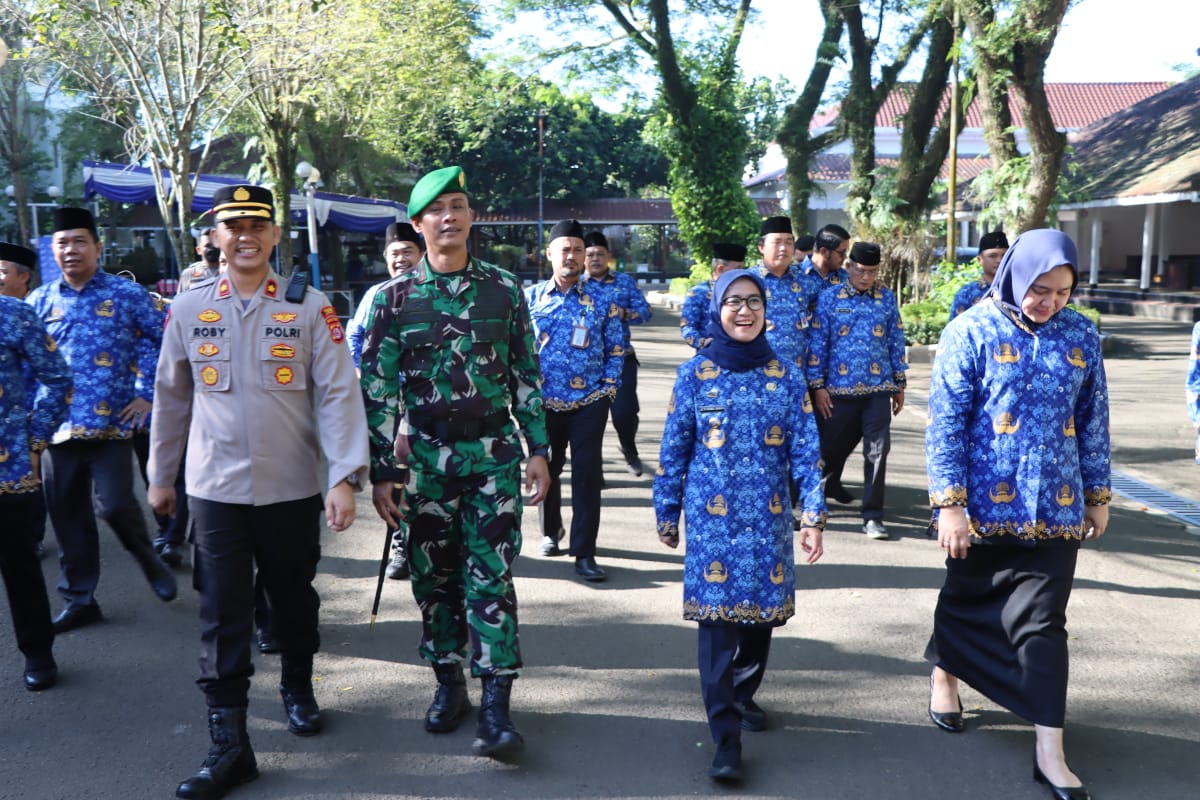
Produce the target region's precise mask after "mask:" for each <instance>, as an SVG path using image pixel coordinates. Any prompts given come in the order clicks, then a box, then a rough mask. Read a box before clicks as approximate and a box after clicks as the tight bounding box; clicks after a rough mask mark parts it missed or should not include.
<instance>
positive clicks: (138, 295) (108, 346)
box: [26, 270, 166, 444]
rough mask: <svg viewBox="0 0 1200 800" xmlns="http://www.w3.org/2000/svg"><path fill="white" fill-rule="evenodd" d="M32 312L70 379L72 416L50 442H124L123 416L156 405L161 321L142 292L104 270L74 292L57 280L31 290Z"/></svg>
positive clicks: (128, 428) (129, 431)
mask: <svg viewBox="0 0 1200 800" xmlns="http://www.w3.org/2000/svg"><path fill="white" fill-rule="evenodd" d="M26 302H27V303H29V304H30V305H31V306H33V308H34V310H35V311H37V313H38V316H39V317H41V319H42V323H43V324H45V326H46V331H47V333H49V334H50V336H51V338H53V339H54V341H56V342H58V346H59V348H61V350H62V354H63V357H64V358H66V359H67V363H68V364H70V365H71V371H72V372H73V373H74V375H75V395H74V398H73V399H72V401H71V413H70V416H69V417H68V418H67V421H66V422H64V423H63V424H62V425H61V426H60V427H59V429H58V431H57V432H55V434H54V440H53V443H54V444H59V443H61V442H65V441H67V440H68V439H128V438H129V437H131V436H132V435H133V422H132V420H131V421H129V422H126V423H122V422H121V421H120V420H119V417H120V414H121V409H123V408H125V406H127V405H129V404H130V403H131V402H133V399H134V398H135V397H140V398H142V399H143V400H146V401H147V402H152V401H153V400H154V374H155V370H156V368H157V365H158V349H159V346H160V345H161V344H162V334H163V323H164V321H165V320H166V315H165V313H164V311H163V309H162V308H161V307H160V306H159V305H158V304H156V303H155V301H154V299H153V298H152V297H151V296H150V293H149V292H147V291H146V290H145V289H144V288H142V287H141V286H139V285H138V284H136V283H134V282H133V281H131V280H127V279H125V278H121V277H118V276H116V275H109V274H108V273H107V272H104V271H103V270H101V271H98V272H96V274H95V275H93V276H92V277H91V279H89V280H88V282H87V283H85V284H84V285H83V288H82V289H78V290H76V289H73V288H72V287H71V286H70V285H69V284H67V282H66V281H65V280H62V279H61V278H60V279H58V280H55V281H52V282H50V283H48V284H45V285H43V286H39V287H38V288H37V289H34V290H33V293H32V294H30V295H29V297H28V298H27V299H26Z"/></svg>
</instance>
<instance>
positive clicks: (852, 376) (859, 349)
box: [806, 283, 908, 397]
mask: <svg viewBox="0 0 1200 800" xmlns="http://www.w3.org/2000/svg"><path fill="white" fill-rule="evenodd" d="M907 370H908V363H907V361H906V360H905V350H904V324H903V323H902V322H901V321H900V310H899V309H898V308H897V307H896V296H895V295H894V294H892V292H891V290H890V289H885V288H883V287H881V286H877V287H875V288H874V289H870V290H868V291H865V292H860V291H858V290H857V289H855V288H854V287H853V286H851V285H850V284H848V283H847V284H845V285H844V286H831V287H829V288H828V289H826V290H825V291H823V292H821V296H820V297H819V298H818V299H817V309H816V311H815V312H814V314H813V319H812V330H811V338H810V340H809V353H808V370H807V373H806V374H807V375H808V385H809V386H810V387H812V388H813V389H825V390H826V391H828V392H829V394H830V395H832V396H834V397H865V396H867V395H873V394H881V393H882V394H895V393H896V392H897V391H899V390H901V389H903V388H904V386H905V384H906V383H907V381H906V378H905V375H904V373H905V371H907Z"/></svg>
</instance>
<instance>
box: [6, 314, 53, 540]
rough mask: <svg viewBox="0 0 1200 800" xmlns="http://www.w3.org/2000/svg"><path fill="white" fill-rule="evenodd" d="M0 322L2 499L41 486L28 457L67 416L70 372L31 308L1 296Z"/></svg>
mask: <svg viewBox="0 0 1200 800" xmlns="http://www.w3.org/2000/svg"><path fill="white" fill-rule="evenodd" d="M0 319H2V320H3V321H4V324H3V325H2V326H0V495H22V494H29V493H32V492H36V491H37V490H38V488H39V486H40V482H39V480H38V476H37V475H34V474H33V465H32V464H31V463H30V459H29V454H30V452H35V453H40V452H42V451H43V450H45V449H46V445H47V444H49V443H50V437H51V436H53V435H54V432H55V431H56V430H57V429H58V426H59V425H61V424H62V422H63V420H65V419H66V418H67V408H68V404H69V403H70V395H71V368H70V367H69V366H67V362H66V360H65V359H63V356H62V353H61V352H59V350H58V344H57V343H56V342H55V341H54V339H52V338H51V337H50V336H49V334H47V333H46V328H45V327H44V326H43V325H42V323H41V321H40V320H39V319H38V318H37V312H36V311H34V310H33V308H31V307H30V306H28V305H26V304H25V303H23V302H22V301H20V300H18V299H16V298H15V297H3V296H0ZM13 533H15V532H13ZM6 535H7V534H6Z"/></svg>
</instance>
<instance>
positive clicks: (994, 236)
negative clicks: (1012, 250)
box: [979, 231, 1008, 251]
mask: <svg viewBox="0 0 1200 800" xmlns="http://www.w3.org/2000/svg"><path fill="white" fill-rule="evenodd" d="M979 249H980V250H981V251H983V250H1007V249H1008V237H1007V236H1005V235H1004V231H992V232H991V233H985V234H984V235H983V236H980V237H979Z"/></svg>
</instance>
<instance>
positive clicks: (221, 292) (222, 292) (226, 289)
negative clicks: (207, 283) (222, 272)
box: [217, 278, 233, 297]
mask: <svg viewBox="0 0 1200 800" xmlns="http://www.w3.org/2000/svg"><path fill="white" fill-rule="evenodd" d="M232 293H233V288H232V287H231V286H230V283H229V279H228V278H221V280H219V281H218V282H217V297H229V295H231V294H232Z"/></svg>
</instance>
